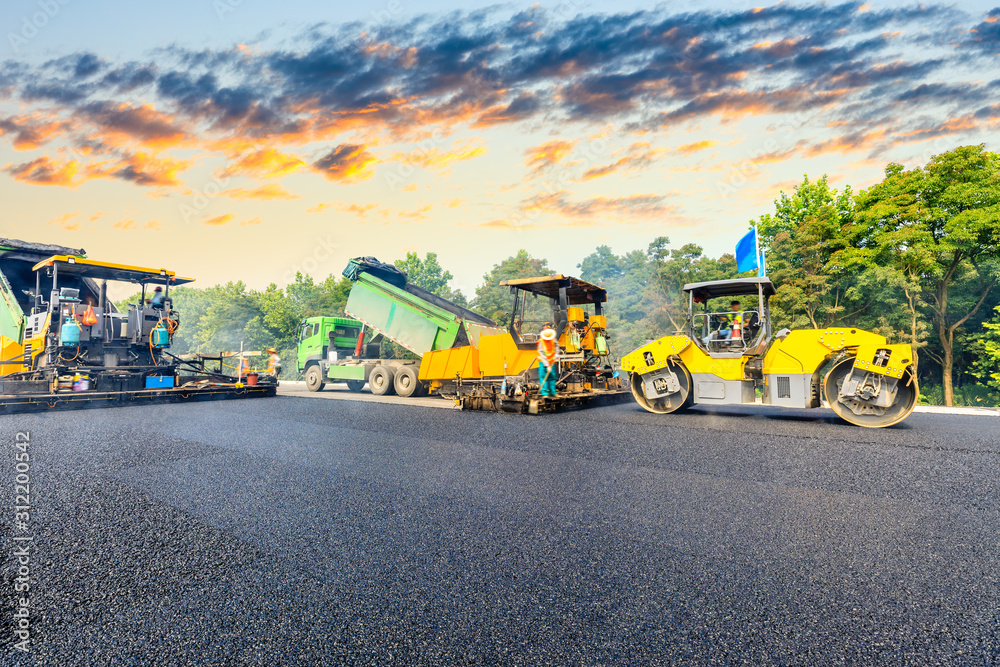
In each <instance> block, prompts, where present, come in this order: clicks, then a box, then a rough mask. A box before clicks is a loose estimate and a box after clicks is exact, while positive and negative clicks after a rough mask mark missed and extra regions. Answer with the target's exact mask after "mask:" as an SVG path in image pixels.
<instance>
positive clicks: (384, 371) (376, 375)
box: [368, 366, 395, 396]
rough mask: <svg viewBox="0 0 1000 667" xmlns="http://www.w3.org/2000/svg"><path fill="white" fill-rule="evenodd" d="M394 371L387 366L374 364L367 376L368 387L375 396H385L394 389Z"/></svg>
mask: <svg viewBox="0 0 1000 667" xmlns="http://www.w3.org/2000/svg"><path fill="white" fill-rule="evenodd" d="M394 376H395V373H393V372H392V369H391V368H389V367H387V366H376V367H375V368H373V369H372V372H371V375H369V376H368V387H369V388H371V390H372V393H373V394H375V395H376V396H385V395H387V394H392V393H393V392H394V391H395V387H394V386H393V385H394V379H395V378H394Z"/></svg>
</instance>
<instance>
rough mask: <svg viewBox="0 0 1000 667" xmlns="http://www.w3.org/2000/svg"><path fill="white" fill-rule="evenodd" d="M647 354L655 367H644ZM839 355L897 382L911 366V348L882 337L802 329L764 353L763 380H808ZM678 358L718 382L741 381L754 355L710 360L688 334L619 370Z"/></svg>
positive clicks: (629, 358) (642, 370) (628, 359)
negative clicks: (883, 360) (885, 357)
mask: <svg viewBox="0 0 1000 667" xmlns="http://www.w3.org/2000/svg"><path fill="white" fill-rule="evenodd" d="M878 350H888V351H889V363H888V364H887V365H886V366H876V365H875V363H874V362H875V355H876V353H877V351H878ZM647 353H648V354H650V355H651V358H652V362H653V363H651V364H650V363H647V356H646V355H647ZM840 353H848V354H853V355H854V356H855V362H854V367H855V368H858V369H861V370H865V371H869V372H872V373H877V374H879V375H885V376H888V377H893V378H896V379H900V378H902V377H903V374H904V373H905V372H906V368H907V367H909V366H910V365H911V364H912V363H913V358H914V356H913V348H912V346H910V345H906V344H897V345H890V344H889V342H888V340H887V339H886V338H885V336H880V335H878V334H874V333H871V332H869V331H862V330H860V329H850V328H831V329H800V330H798V331H792V332H791V333H789V334H788V335H787V336H785V337H784V338H782V339H779V340H775V341H773V342H772V343H771V345H770V346H769V347H768V349H767V351H766V352H765V353H764V363H763V373H764V375H811V374H813V373H815V372H816V371H818V370H819V369H820V368H822V366H823V364H825V363H826V362H827V361H828V360H829V359H830V358H831V357H834V356H836V355H838V354H840ZM677 358H679V359H680V360H681V361H682V362H683V363H684V366H685V367H686V368H687V370H688V371H689V372H690V373H708V374H711V375H715V376H716V377H718V378H720V379H722V380H743V379H746V378H745V377H744V367H745V366H746V364H747V362H748V361H750V360H751V359H754V358H756V355H744V356H742V357H735V358H733V357H729V358H726V357H723V358H717V357H712V356H711V355H709V354H708V353H707V352H705V351H704V350H702V349H701V348H700V347H698V346H697V345H695V344H694V342H693V341H692V340H691V339H690V338H689V337H688V336H686V335H683V334H678V335H674V336H665V337H663V338H660V339H659V340H655V341H653V342H652V343H647V344H646V345H643V346H642V347H640V348H638V349H636V350H634V351H632V352H630V353H628V354H627V355H625V356H624V357H622V360H621V367H622V370H624V371H627V372H629V373H638V374H640V375H645V374H646V373H650V372H652V371H655V370H657V369H660V368H663V367H664V366H666V365H667V362H668V361H669V360H670V359H677Z"/></svg>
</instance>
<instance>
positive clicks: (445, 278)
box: [395, 252, 467, 307]
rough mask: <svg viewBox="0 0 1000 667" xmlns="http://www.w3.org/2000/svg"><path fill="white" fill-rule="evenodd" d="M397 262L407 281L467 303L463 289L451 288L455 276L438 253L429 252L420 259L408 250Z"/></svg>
mask: <svg viewBox="0 0 1000 667" xmlns="http://www.w3.org/2000/svg"><path fill="white" fill-rule="evenodd" d="M395 264H396V268H397V269H400V270H401V271H403V273H405V274H406V280H407V282H409V283H412V284H414V285H416V286H417V287H422V288H424V289H425V290H427V291H428V292H433V293H434V294H437V295H438V296H440V297H443V298H445V299H448V300H449V301H452V302H454V303H456V304H458V305H460V306H463V307H464V306H466V305H467V301H466V299H465V295H464V294H462V292H461V290H456V289H452V288H451V285H450V283H451V280H452V279H453V278H454V276H453V275H452V274H451V271H446V270H445V269H444V268H443V267H442V266H441V264H440V262H438V256H437V253H434V252H429V253H427V255H426V256H425V257H424V259H420V255H418V254H417V253H415V252H408V253H406V257H405V258H404V259H397V260H396V263H395Z"/></svg>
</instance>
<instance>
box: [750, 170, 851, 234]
mask: <svg viewBox="0 0 1000 667" xmlns="http://www.w3.org/2000/svg"><path fill="white" fill-rule="evenodd" d="M823 209H826V211H825V212H823V216H824V217H831V216H832V217H834V218H836V220H837V221H838V222H839V223H840V226H841V227H842V226H844V225H847V224H850V222H851V221H852V220H853V217H854V194H853V192H852V191H851V186H849V185H848V186H845V187H844V189H843V190H839V191H838V190H836V189H831V188H830V184H829V182H828V181H827V177H826V174H823V176H822V178H820V179H819V180H818V181H810V180H809V175H808V174H806V175H805V176H804V177H803V178H802V182H801V183H799V184H798V185H796V186H795V189H794V190H792V194H790V195H789V194H786V193H785V192H784V191H782V193H781V195H780V196H779V197H778V198H777V199H775V200H774V213H765V214H764V215H762V216H760V217H759V218H757V220H751V221H750V225H751V226H753V225H756V226H757V231H758V233H759V234H760V242H761V245H762V246H763V247H765V248H767V247H770V245H771V243H772V242H773V241H774V239H775V238H777V236H778V235H779V234H781V233H782V232H784V233H787V234H793V233H795V232H796V231H797V230H798V228H799V226H800V225H801V224H802V223H803V222H805V220H806V219H807V218H810V217H817V216H819V215H820V213H821V212H822V211H823Z"/></svg>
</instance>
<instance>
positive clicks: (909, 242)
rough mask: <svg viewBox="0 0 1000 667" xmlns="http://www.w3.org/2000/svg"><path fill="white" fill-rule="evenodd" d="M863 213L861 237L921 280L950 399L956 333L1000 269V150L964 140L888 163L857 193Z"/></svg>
mask: <svg viewBox="0 0 1000 667" xmlns="http://www.w3.org/2000/svg"><path fill="white" fill-rule="evenodd" d="M857 212H858V219H859V225H860V227H861V229H860V230H859V234H858V239H857V241H856V243H857V244H858V245H859V246H861V247H867V248H870V249H871V250H872V252H871V255H872V257H873V259H874V260H875V261H879V260H882V261H892V262H894V263H895V264H896V266H897V267H898V268H899V270H900V272H901V273H902V274H903V275H905V276H906V277H908V278H909V279H910V280H911V284H912V285H913V286H914V287H916V286H917V285H919V290H920V291H919V299H920V301H921V303H922V304H924V306H926V308H927V309H928V310H929V312H930V316H931V320H932V322H933V327H934V331H935V333H936V334H937V339H938V345H939V347H940V355H939V356H938V357H937V361H938V362H939V363H940V365H941V384H942V387H943V391H944V401H945V404H946V405H952V404H953V400H954V386H953V378H954V371H955V357H956V334H957V333H959V332H960V329H961V327H963V326H964V325H965V324H966V323H967V322H969V320H970V319H971V318H973V316H975V315H976V313H977V312H978V311H979V309H980V308H981V307H982V306H983V304H984V303H985V302H986V300H987V298H988V297H989V296H990V294H991V292H992V291H993V289H994V287H995V285H996V282H997V278H998V273H1000V271H998V260H1000V156H998V155H997V154H996V153H993V152H989V151H986V150H985V148H984V146H982V145H980V146H961V147H959V148H956V149H954V150H952V151H948V152H947V153H942V154H940V155H936V156H934V157H933V158H931V160H930V162H929V163H928V164H927V165H925V166H924V167H917V168H915V169H910V170H906V169H904V167H903V166H902V165H899V164H890V165H889V166H888V167H886V172H885V179H884V180H883V181H882V182H881V183H879V184H877V185H875V186H872V187H871V188H868V189H867V190H864V191H862V192H861V193H859V195H858V197H857ZM932 354H933V353H932Z"/></svg>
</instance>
